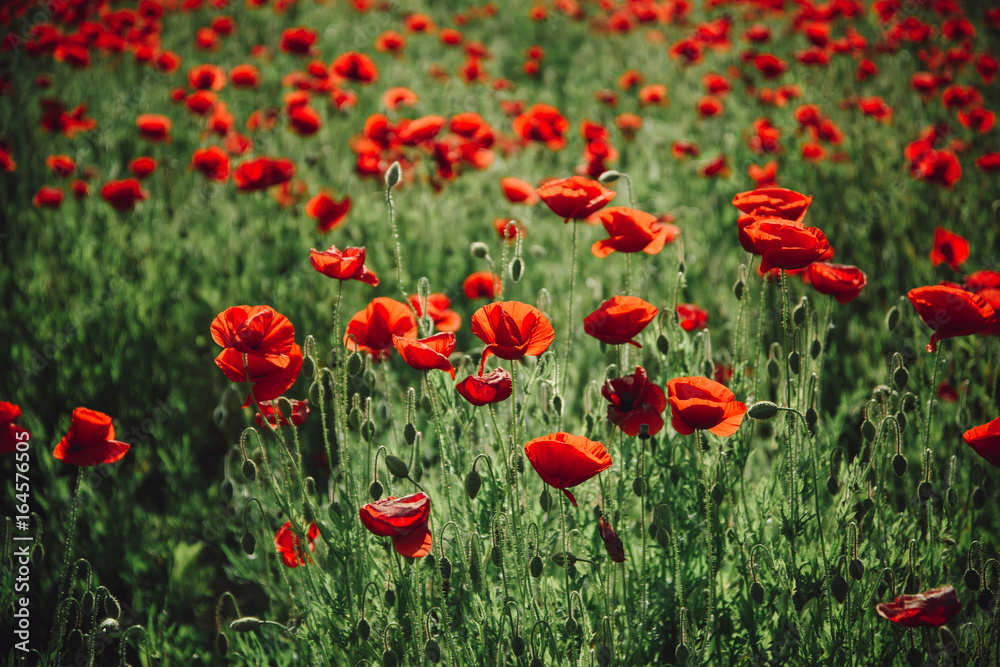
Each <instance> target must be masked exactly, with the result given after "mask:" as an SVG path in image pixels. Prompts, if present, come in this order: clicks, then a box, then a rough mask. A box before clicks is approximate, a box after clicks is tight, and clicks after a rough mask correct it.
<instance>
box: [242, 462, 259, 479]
mask: <svg viewBox="0 0 1000 667" xmlns="http://www.w3.org/2000/svg"><path fill="white" fill-rule="evenodd" d="M243 477H245V478H246V480H247V481H248V482H252V481H254V480H255V479H257V465H256V464H255V463H254V462H253V461H251V460H250V459H246V460H244V461H243Z"/></svg>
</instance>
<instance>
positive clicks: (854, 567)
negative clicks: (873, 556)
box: [847, 558, 865, 581]
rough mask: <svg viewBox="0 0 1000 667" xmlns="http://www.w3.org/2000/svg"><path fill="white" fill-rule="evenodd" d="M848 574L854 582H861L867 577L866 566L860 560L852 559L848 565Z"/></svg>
mask: <svg viewBox="0 0 1000 667" xmlns="http://www.w3.org/2000/svg"><path fill="white" fill-rule="evenodd" d="M847 573H848V574H850V575H851V579H853V580H854V581H861V578H862V577H864V576H865V564H864V563H863V562H861V559H860V558H852V559H851V561H850V562H849V563H848V564H847Z"/></svg>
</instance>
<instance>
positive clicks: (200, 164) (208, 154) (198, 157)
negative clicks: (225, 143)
mask: <svg viewBox="0 0 1000 667" xmlns="http://www.w3.org/2000/svg"><path fill="white" fill-rule="evenodd" d="M191 166H192V167H194V168H195V169H197V170H198V171H200V172H201V173H202V174H204V175H205V177H206V178H209V179H211V180H213V181H220V182H222V181H225V180H226V179H227V178H229V155H227V154H226V152H225V151H224V150H222V149H221V148H219V147H218V146H209V147H208V148H198V149H196V150H195V152H194V153H193V154H192V155H191Z"/></svg>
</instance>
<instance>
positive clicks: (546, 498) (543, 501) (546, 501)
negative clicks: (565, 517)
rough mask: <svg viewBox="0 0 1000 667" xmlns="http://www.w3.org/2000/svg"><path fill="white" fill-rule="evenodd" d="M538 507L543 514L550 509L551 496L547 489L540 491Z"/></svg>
mask: <svg viewBox="0 0 1000 667" xmlns="http://www.w3.org/2000/svg"><path fill="white" fill-rule="evenodd" d="M538 505H539V507H541V508H542V511H543V512H548V511H549V510H550V509H551V508H552V495H551V494H550V493H549V489H548V487H546V488H544V489H542V493H541V495H540V496H538Z"/></svg>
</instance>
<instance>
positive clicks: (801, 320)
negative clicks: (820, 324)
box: [792, 297, 809, 327]
mask: <svg viewBox="0 0 1000 667" xmlns="http://www.w3.org/2000/svg"><path fill="white" fill-rule="evenodd" d="M808 309H809V300H808V299H807V298H806V297H802V298H801V299H799V303H798V305H796V306H795V308H792V324H794V325H795V326H797V327H800V326H802V325H803V324H805V321H806V311H807V310H808Z"/></svg>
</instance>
